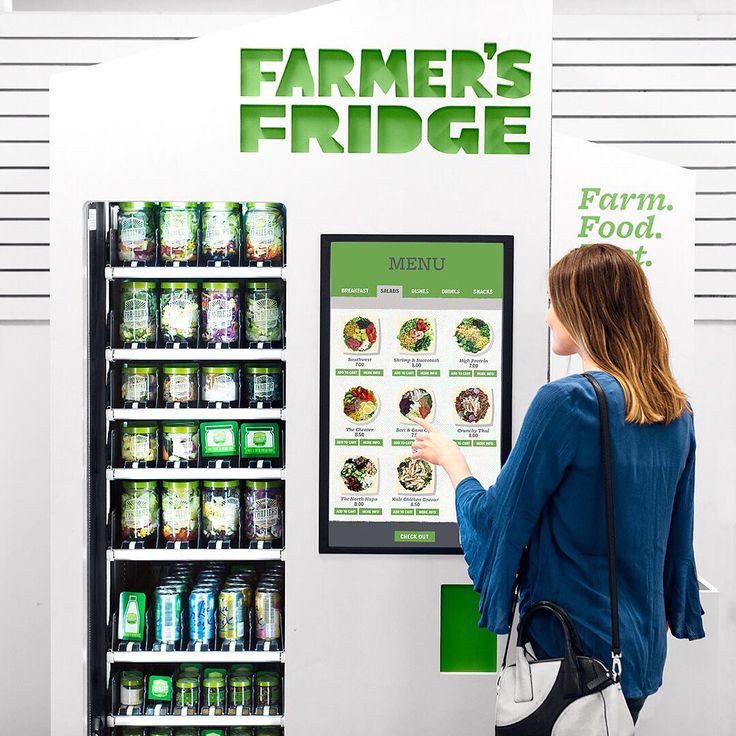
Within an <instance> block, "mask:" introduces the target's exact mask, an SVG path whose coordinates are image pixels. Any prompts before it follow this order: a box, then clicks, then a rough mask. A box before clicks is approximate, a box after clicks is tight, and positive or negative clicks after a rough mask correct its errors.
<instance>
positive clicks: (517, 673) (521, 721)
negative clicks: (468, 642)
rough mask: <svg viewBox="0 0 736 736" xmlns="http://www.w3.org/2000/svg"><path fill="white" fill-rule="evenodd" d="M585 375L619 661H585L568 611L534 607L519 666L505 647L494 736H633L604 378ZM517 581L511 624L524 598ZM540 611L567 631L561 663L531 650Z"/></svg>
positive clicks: (523, 626)
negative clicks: (591, 400) (597, 445)
mask: <svg viewBox="0 0 736 736" xmlns="http://www.w3.org/2000/svg"><path fill="white" fill-rule="evenodd" d="M583 375H584V376H585V378H587V379H588V381H589V382H590V383H591V384H592V386H593V388H594V390H595V393H596V396H597V397H598V408H599V413H600V421H601V457H602V461H603V472H604V478H605V487H606V530H607V535H608V582H609V594H610V599H611V654H612V657H613V661H612V665H611V668H610V669H609V668H607V667H606V666H605V665H604V664H603V663H602V662H600V661H599V660H597V659H594V658H593V657H586V656H585V655H584V654H583V652H582V647H581V644H580V638H579V637H578V634H577V632H576V630H575V626H574V624H573V622H572V621H571V620H570V617H569V616H568V615H567V613H566V612H565V611H564V609H562V608H561V607H560V606H558V605H557V604H555V603H552V602H550V601H540V602H539V603H535V604H534V605H532V606H531V607H530V608H529V610H527V612H526V613H525V614H524V616H522V617H521V620H520V621H519V627H518V634H517V644H516V661H515V662H514V663H513V664H508V665H507V663H506V662H507V657H508V651H509V642H508V641H507V642H506V651H505V652H504V656H503V663H502V666H501V672H500V674H499V678H498V688H497V689H498V697H497V701H496V736H632V735H633V733H634V721H633V720H632V718H631V713H630V712H629V708H628V705H627V704H626V699H625V698H624V694H623V691H622V690H621V683H620V677H621V645H620V641H619V622H618V597H617V585H616V537H615V531H614V530H615V527H614V516H613V475H612V471H611V440H610V433H609V426H608V404H607V402H606V395H605V393H604V392H603V389H602V388H601V385H600V384H599V383H598V381H597V380H596V379H595V378H594V377H593V376H591V375H590V374H589V373H584V374H583ZM518 577H519V576H518V575H517V585H516V586H515V590H514V602H513V608H512V612H511V621H513V616H514V611H515V609H516V604H517V601H518ZM542 613H545V614H547V615H552V616H554V617H555V618H556V619H557V622H558V623H559V624H560V627H561V629H562V631H563V634H564V638H565V654H564V656H563V657H562V658H560V659H546V660H540V659H536V658H535V657H534V656H532V655H531V654H530V653H529V652H528V651H527V648H526V645H527V644H529V641H530V640H529V622H530V621H531V619H532V618H534V617H535V616H538V615H540V614H542ZM510 638H511V637H509V639H510Z"/></svg>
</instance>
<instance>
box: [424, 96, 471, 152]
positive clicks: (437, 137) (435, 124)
mask: <svg viewBox="0 0 736 736" xmlns="http://www.w3.org/2000/svg"><path fill="white" fill-rule="evenodd" d="M474 122H475V108H474V107H440V108H439V109H438V110H435V111H434V112H433V113H432V114H431V115H430V116H429V119H428V120H427V140H428V141H429V145H430V146H432V148H434V149H435V150H437V151H440V153H457V152H458V151H465V153H478V129H477V128H463V129H462V130H461V131H460V135H458V136H457V137H456V138H453V137H452V135H451V134H450V126H451V124H452V123H474Z"/></svg>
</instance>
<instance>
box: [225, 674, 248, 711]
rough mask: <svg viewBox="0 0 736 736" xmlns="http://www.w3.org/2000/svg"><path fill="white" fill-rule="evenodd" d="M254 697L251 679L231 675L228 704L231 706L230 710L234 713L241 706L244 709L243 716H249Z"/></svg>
mask: <svg viewBox="0 0 736 736" xmlns="http://www.w3.org/2000/svg"><path fill="white" fill-rule="evenodd" d="M252 697H253V689H252V686H251V681H250V677H241V676H240V675H231V676H230V683H229V686H228V703H229V704H230V709H231V710H233V711H234V710H235V709H236V708H237V707H238V706H240V707H242V709H243V715H244V716H247V715H249V714H250V709H251V700H252Z"/></svg>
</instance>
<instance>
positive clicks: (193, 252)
mask: <svg viewBox="0 0 736 736" xmlns="http://www.w3.org/2000/svg"><path fill="white" fill-rule="evenodd" d="M198 230H199V205H198V204H197V202H161V210H160V214H159V227H158V240H159V253H160V254H161V260H162V261H163V262H164V263H173V262H174V261H178V262H180V263H191V264H193V263H196V262H197V231H198Z"/></svg>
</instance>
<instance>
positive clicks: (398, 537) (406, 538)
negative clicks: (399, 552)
mask: <svg viewBox="0 0 736 736" xmlns="http://www.w3.org/2000/svg"><path fill="white" fill-rule="evenodd" d="M394 542H410V543H414V544H417V543H420V544H421V543H424V544H434V543H435V533H434V532H419V531H411V532H394Z"/></svg>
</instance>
